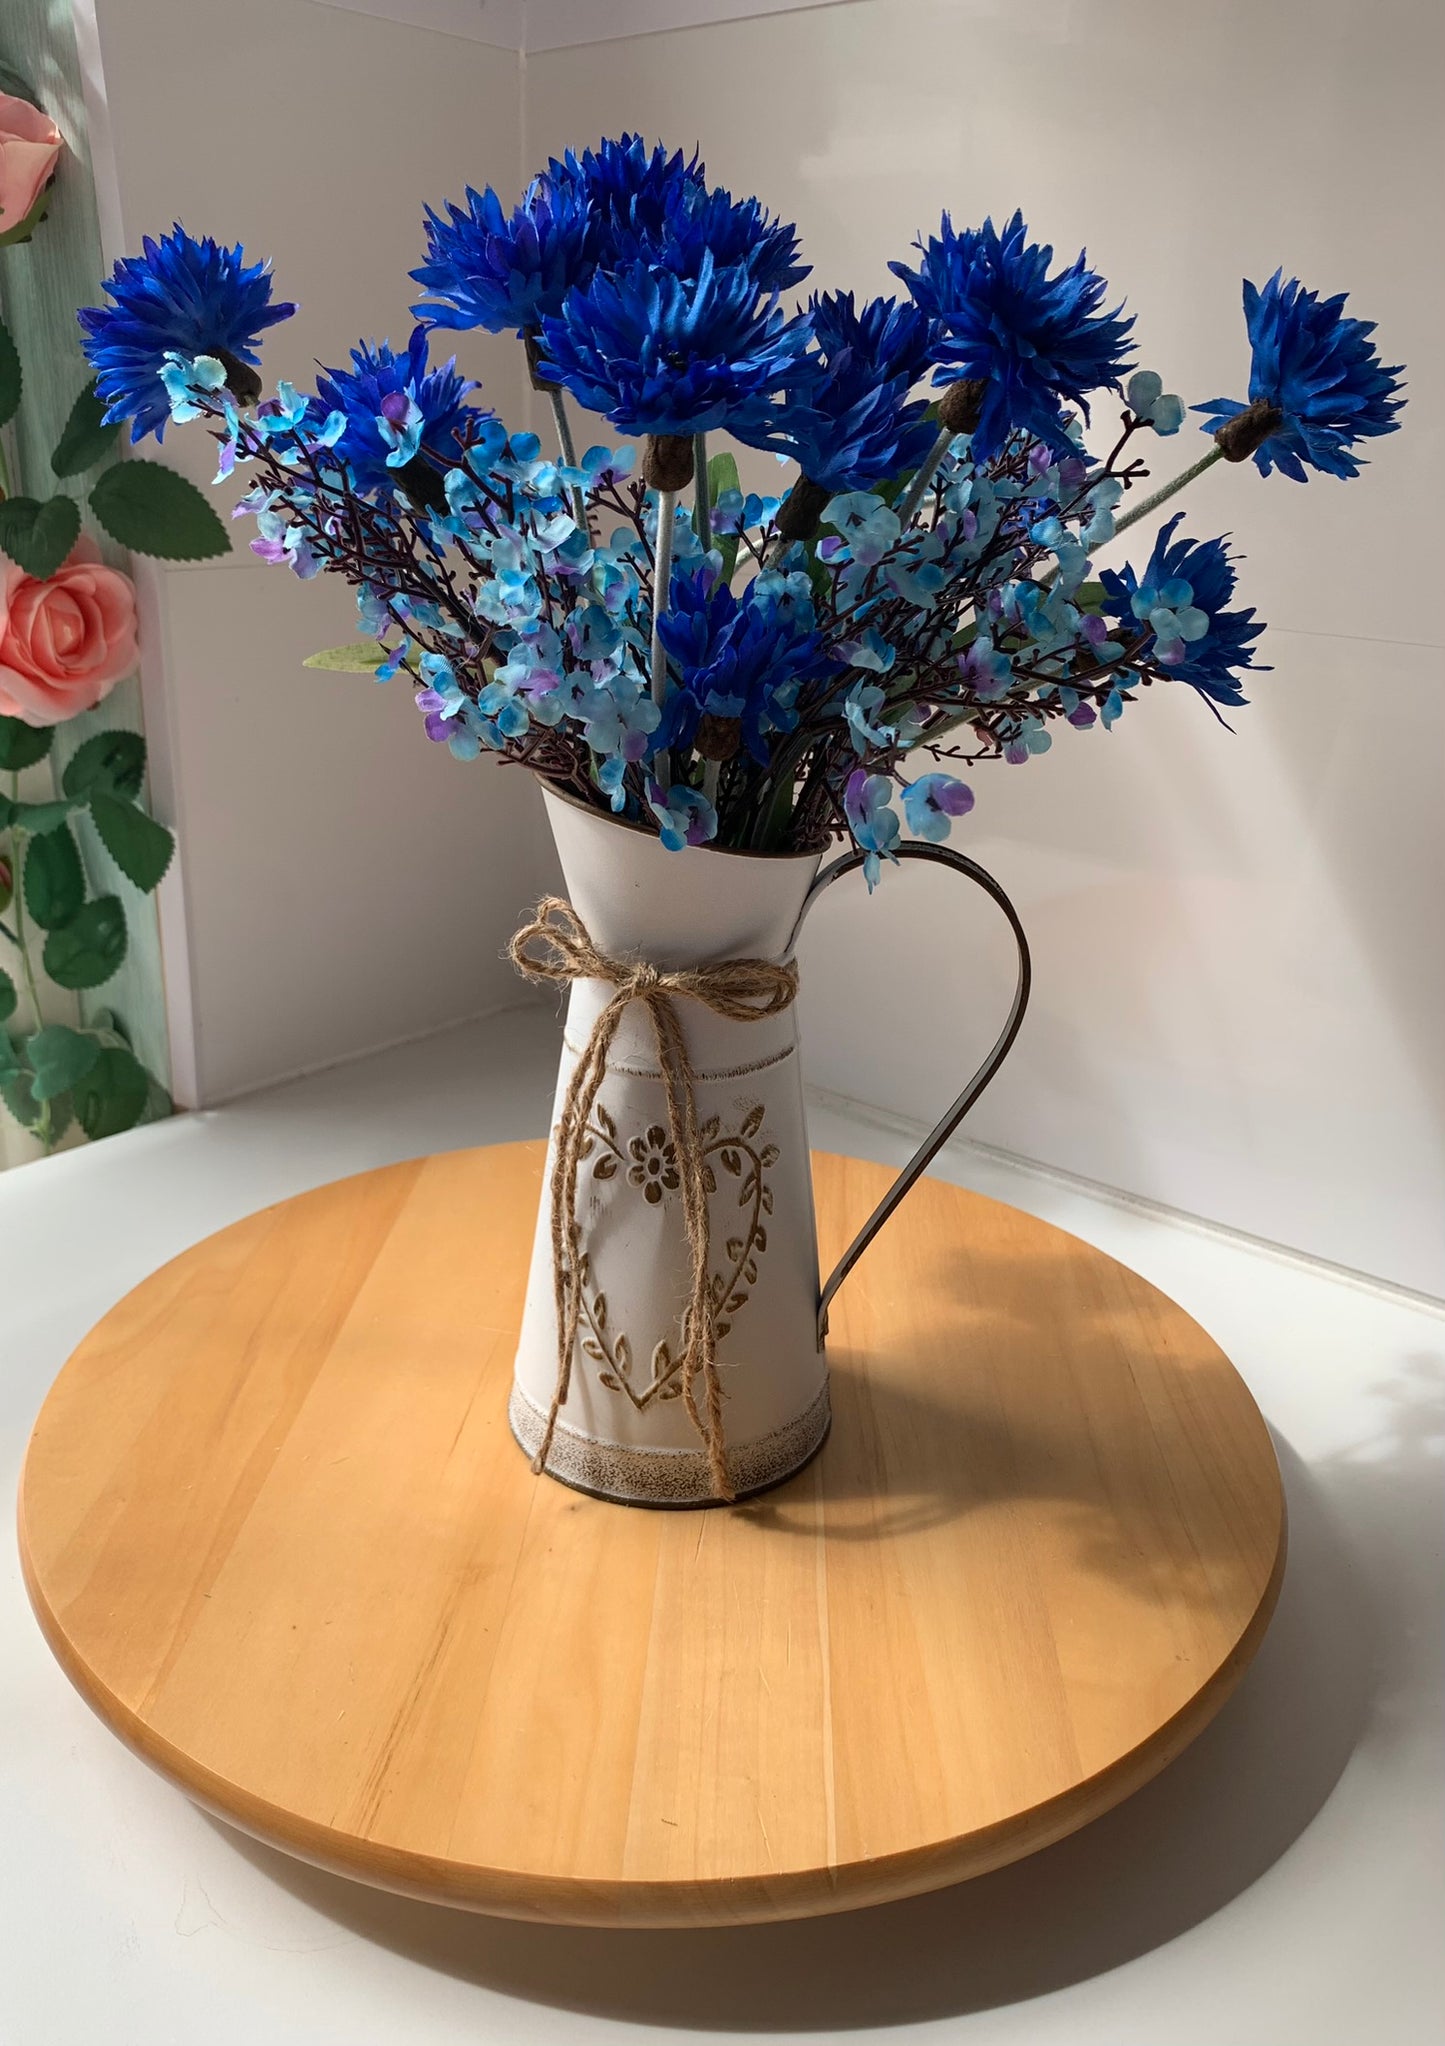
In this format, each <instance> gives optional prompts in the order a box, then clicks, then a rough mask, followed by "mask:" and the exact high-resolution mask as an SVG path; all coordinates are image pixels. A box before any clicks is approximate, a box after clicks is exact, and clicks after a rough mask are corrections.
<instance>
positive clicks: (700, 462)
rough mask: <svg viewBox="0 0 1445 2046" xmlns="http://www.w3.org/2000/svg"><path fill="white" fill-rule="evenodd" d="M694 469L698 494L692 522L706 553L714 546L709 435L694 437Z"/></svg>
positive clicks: (697, 434) (699, 434)
mask: <svg viewBox="0 0 1445 2046" xmlns="http://www.w3.org/2000/svg"><path fill="white" fill-rule="evenodd" d="M692 460H693V469H694V471H695V473H696V485H695V490H696V494H695V496H694V498H693V511H692V523H693V529H694V531H695V532H696V534H697V541H698V545H699V547H701V549H702V551H703V553H704V554H706V553H707V552H708V550H709V549H710V548H711V546H712V491H711V488H710V486H709V484H708V475H707V435H706V434H705V433H695V434H694V435H693V437H692Z"/></svg>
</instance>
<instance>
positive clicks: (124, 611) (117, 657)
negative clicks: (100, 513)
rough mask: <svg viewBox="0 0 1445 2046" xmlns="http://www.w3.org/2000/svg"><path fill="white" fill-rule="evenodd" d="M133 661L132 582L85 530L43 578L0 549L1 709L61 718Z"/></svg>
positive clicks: (90, 702) (38, 721) (90, 705)
mask: <svg viewBox="0 0 1445 2046" xmlns="http://www.w3.org/2000/svg"><path fill="white" fill-rule="evenodd" d="M135 662H136V617H135V585H134V584H133V583H132V581H131V579H130V577H129V576H128V575H123V574H122V573H121V571H120V570H119V569H118V568H106V567H104V566H103V564H102V562H101V559H100V549H99V548H98V547H97V546H96V544H95V542H94V541H93V540H92V539H91V538H90V537H89V535H88V534H82V535H81V537H80V539H79V540H77V541H76V543H75V546H74V548H73V550H72V552H71V555H70V558H69V560H68V561H66V562H64V563H63V564H62V566H61V567H59V568H58V569H56V571H55V573H54V575H52V576H48V577H47V578H46V579H45V581H44V582H41V581H40V580H39V579H38V577H36V576H33V575H27V574H26V572H25V570H24V569H23V568H15V567H13V566H12V565H11V564H10V563H9V562H7V561H5V559H4V557H3V556H0V717H9V718H19V719H20V720H21V721H22V722H23V723H24V724H27V725H63V724H64V723H65V721H66V719H67V718H73V717H78V716H79V715H80V713H81V711H83V710H93V709H94V708H95V706H96V704H98V703H99V702H100V700H101V698H102V697H103V696H108V695H109V694H110V692H111V690H112V689H113V688H114V687H115V685H116V683H117V682H119V680H120V678H121V676H122V675H126V674H129V672H130V670H131V669H132V668H133V667H134V666H135Z"/></svg>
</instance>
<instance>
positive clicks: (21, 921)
mask: <svg viewBox="0 0 1445 2046" xmlns="http://www.w3.org/2000/svg"><path fill="white" fill-rule="evenodd" d="M10 796H11V800H12V801H13V802H17V803H18V802H19V800H20V776H19V775H18V774H12V775H11V777H10ZM25 836H26V835H25V833H24V832H23V831H22V830H21V829H20V826H19V825H18V824H13V825H12V826H11V827H10V846H11V850H12V852H13V854H14V858H13V859H12V861H11V866H12V868H13V873H12V877H11V878H12V881H13V885H14V888H15V901H14V909H15V937H14V944H15V949H16V951H17V952H19V954H20V973H21V977H22V979H23V980H24V982H25V993H26V996H27V997H28V999H29V1002H30V1028H31V1029H32V1030H39V1029H41V1028H42V1026H43V1023H44V1018H43V1017H42V1015H41V1013H40V989H39V986H38V985H37V983H36V979H35V966H34V963H33V961H32V960H31V957H30V947H29V944H28V943H27V942H26V939H27V933H26V929H25ZM6 935H7V936H8V935H9V933H8V932H7V934H6ZM53 1132H54V1126H53V1122H52V1118H51V1114H50V1103H49V1102H48V1101H46V1102H43V1103H42V1104H41V1108H40V1115H39V1119H38V1120H37V1121H36V1123H35V1134H36V1136H37V1137H38V1138H39V1139H40V1141H41V1143H42V1144H43V1145H44V1146H45V1150H46V1153H47V1155H48V1154H49V1152H50V1151H51V1150H53V1149H54V1145H55V1137H54V1133H53Z"/></svg>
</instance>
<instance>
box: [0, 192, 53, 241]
mask: <svg viewBox="0 0 1445 2046" xmlns="http://www.w3.org/2000/svg"><path fill="white" fill-rule="evenodd" d="M51 182H52V179H51V178H47V179H46V180H45V183H44V184H43V185H42V186H41V187H40V190H39V191H38V192H37V193H36V195H35V204H34V205H33V206H32V207H31V209H30V211H29V212H28V213H27V214H26V216H25V218H24V219H23V220H17V221H16V223H15V225H14V227H7V228H6V229H5V231H4V233H3V234H0V249H9V248H13V247H14V246H15V245H16V244H17V243H18V242H28V241H29V239H30V237H31V236H32V235H33V234H34V232H35V230H36V228H37V227H39V225H40V223H41V221H42V220H44V218H45V215H46V212H47V211H48V209H49V206H50V186H51Z"/></svg>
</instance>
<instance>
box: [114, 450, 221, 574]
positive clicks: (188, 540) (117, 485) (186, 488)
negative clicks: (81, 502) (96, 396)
mask: <svg viewBox="0 0 1445 2046" xmlns="http://www.w3.org/2000/svg"><path fill="white" fill-rule="evenodd" d="M90 508H91V510H92V511H93V512H94V513H95V516H96V517H97V518H98V519H99V520H100V523H101V524H102V525H103V526H104V527H105V530H106V531H107V533H109V534H110V537H111V538H112V540H119V542H120V544H121V546H122V547H129V548H131V549H133V551H134V552H135V553H137V554H155V555H159V556H160V558H161V559H162V560H163V561H208V560H210V559H211V558H212V557H213V556H214V555H218V554H229V553H230V551H231V543H230V541H229V540H228V539H227V537H226V529H225V527H224V526H223V525H222V524H221V521H220V520H219V519H218V518H217V517H216V514H215V513H214V512H213V511H212V509H211V507H210V506H209V505H208V504H207V502H206V500H205V499H204V498H203V497H202V495H201V493H200V491H199V490H197V488H196V486H195V484H194V483H188V482H187V481H186V479H185V477H184V476H178V475H177V474H176V472H175V470H174V469H167V468H165V467H164V466H163V464H161V463H160V462H138V461H128V462H117V463H116V465H115V467H114V468H113V469H107V470H106V471H105V474H104V475H103V476H101V477H99V478H98V479H97V481H96V485H95V488H94V489H93V490H92V491H91V493H90Z"/></svg>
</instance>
